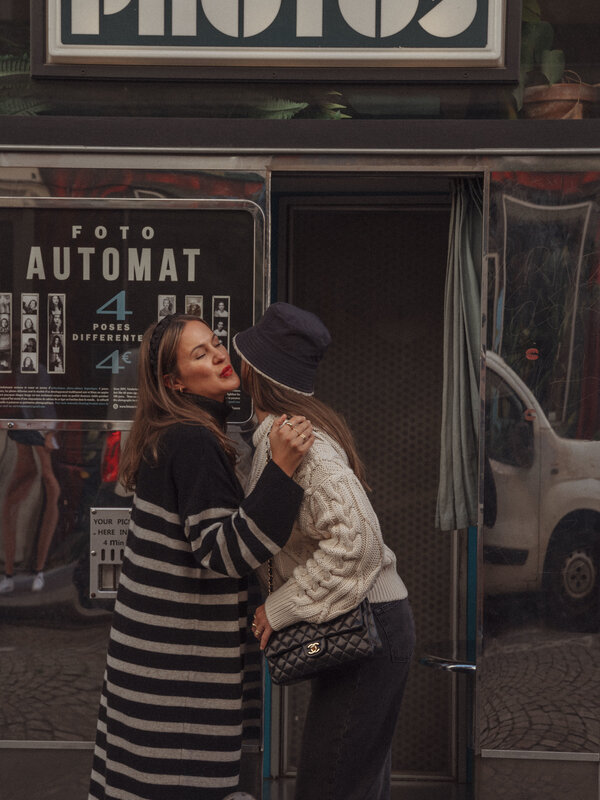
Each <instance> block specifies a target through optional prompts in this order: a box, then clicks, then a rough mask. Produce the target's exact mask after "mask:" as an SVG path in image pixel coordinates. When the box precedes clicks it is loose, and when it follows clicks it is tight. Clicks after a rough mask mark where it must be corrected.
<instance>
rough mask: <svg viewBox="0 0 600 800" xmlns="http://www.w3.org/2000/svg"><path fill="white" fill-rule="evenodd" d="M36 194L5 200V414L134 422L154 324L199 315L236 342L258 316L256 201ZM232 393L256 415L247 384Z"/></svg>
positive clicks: (0, 372) (239, 411) (0, 387)
mask: <svg viewBox="0 0 600 800" xmlns="http://www.w3.org/2000/svg"><path fill="white" fill-rule="evenodd" d="M35 202H36V205H35V206H34V207H29V206H28V207H0V253H2V262H3V263H2V270H1V279H0V418H1V419H4V420H16V421H24V420H27V421H30V420H37V419H39V420H46V419H56V420H83V421H86V420H88V421H101V420H115V421H117V420H118V421H130V420H131V419H132V418H133V414H134V411H135V407H136V402H137V376H136V371H137V361H138V352H139V347H140V343H141V340H142V336H143V333H144V331H145V330H146V329H147V328H148V326H149V325H150V324H151V323H153V322H155V321H157V320H158V319H160V318H161V317H162V316H164V315H166V314H170V313H174V312H177V313H180V312H185V313H190V314H193V315H195V316H198V317H202V318H203V319H204V320H205V321H206V322H207V323H208V324H209V325H210V326H211V328H212V329H213V330H214V332H215V335H216V336H218V337H219V339H220V340H221V341H222V342H223V344H224V345H226V346H227V347H228V349H231V339H232V336H233V335H234V334H235V333H236V332H237V331H238V330H241V329H243V328H246V327H248V326H250V325H252V324H253V322H254V320H253V309H254V307H255V298H254V292H255V283H256V281H255V270H256V269H257V268H259V269H262V264H257V259H260V258H261V255H260V252H259V248H258V246H257V242H259V241H262V233H260V231H259V230H258V228H259V227H261V226H262V215H261V212H260V210H259V209H258V207H257V206H255V205H254V204H253V203H252V202H249V201H231V202H228V201H216V202H215V205H214V206H213V205H211V203H210V202H209V201H206V204H193V203H189V202H187V201H181V203H177V202H176V201H165V202H164V205H161V201H143V200H141V201H139V202H138V203H135V204H133V203H130V204H127V205H126V206H124V205H123V203H122V202H120V201H115V202H112V201H109V200H108V201H107V200H105V201H95V204H90V202H88V203H82V204H77V203H76V202H73V201H67V202H66V203H64V204H62V203H61V204H59V205H57V204H56V201H49V203H47V204H44V203H43V202H42V201H35ZM90 205H92V206H93V207H90ZM232 360H233V362H234V366H235V367H236V369H237V368H239V364H238V363H237V358H236V357H235V355H233V356H232ZM227 399H228V402H229V404H230V405H231V406H232V408H233V409H234V413H233V414H232V417H231V421H232V422H242V421H244V420H246V419H248V418H249V417H250V415H251V409H250V403H249V400H248V398H247V397H246V396H245V395H244V394H242V393H241V392H239V390H238V391H237V392H234V393H232V394H231V395H229V396H228V398H227Z"/></svg>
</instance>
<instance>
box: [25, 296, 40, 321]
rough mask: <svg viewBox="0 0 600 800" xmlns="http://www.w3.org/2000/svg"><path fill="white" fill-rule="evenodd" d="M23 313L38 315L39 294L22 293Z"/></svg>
mask: <svg viewBox="0 0 600 800" xmlns="http://www.w3.org/2000/svg"><path fill="white" fill-rule="evenodd" d="M21 302H22V304H23V314H32V315H33V316H37V315H38V314H39V313H40V306H39V297H38V295H37V294H22V295H21Z"/></svg>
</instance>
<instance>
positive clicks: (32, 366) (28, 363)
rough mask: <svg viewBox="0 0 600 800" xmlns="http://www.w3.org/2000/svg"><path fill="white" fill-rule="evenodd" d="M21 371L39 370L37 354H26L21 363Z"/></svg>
mask: <svg viewBox="0 0 600 800" xmlns="http://www.w3.org/2000/svg"><path fill="white" fill-rule="evenodd" d="M21 372H37V356H25V357H24V358H23V362H22V364H21Z"/></svg>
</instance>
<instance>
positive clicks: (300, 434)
mask: <svg viewBox="0 0 600 800" xmlns="http://www.w3.org/2000/svg"><path fill="white" fill-rule="evenodd" d="M298 436H301V437H302V438H303V439H304V441H306V436H305V435H304V434H303V433H299V434H298Z"/></svg>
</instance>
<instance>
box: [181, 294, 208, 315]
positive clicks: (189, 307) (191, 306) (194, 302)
mask: <svg viewBox="0 0 600 800" xmlns="http://www.w3.org/2000/svg"><path fill="white" fill-rule="evenodd" d="M185 313H186V314H189V315H190V316H192V317H202V316H203V315H204V297H203V296H202V295H201V294H186V296H185Z"/></svg>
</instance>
